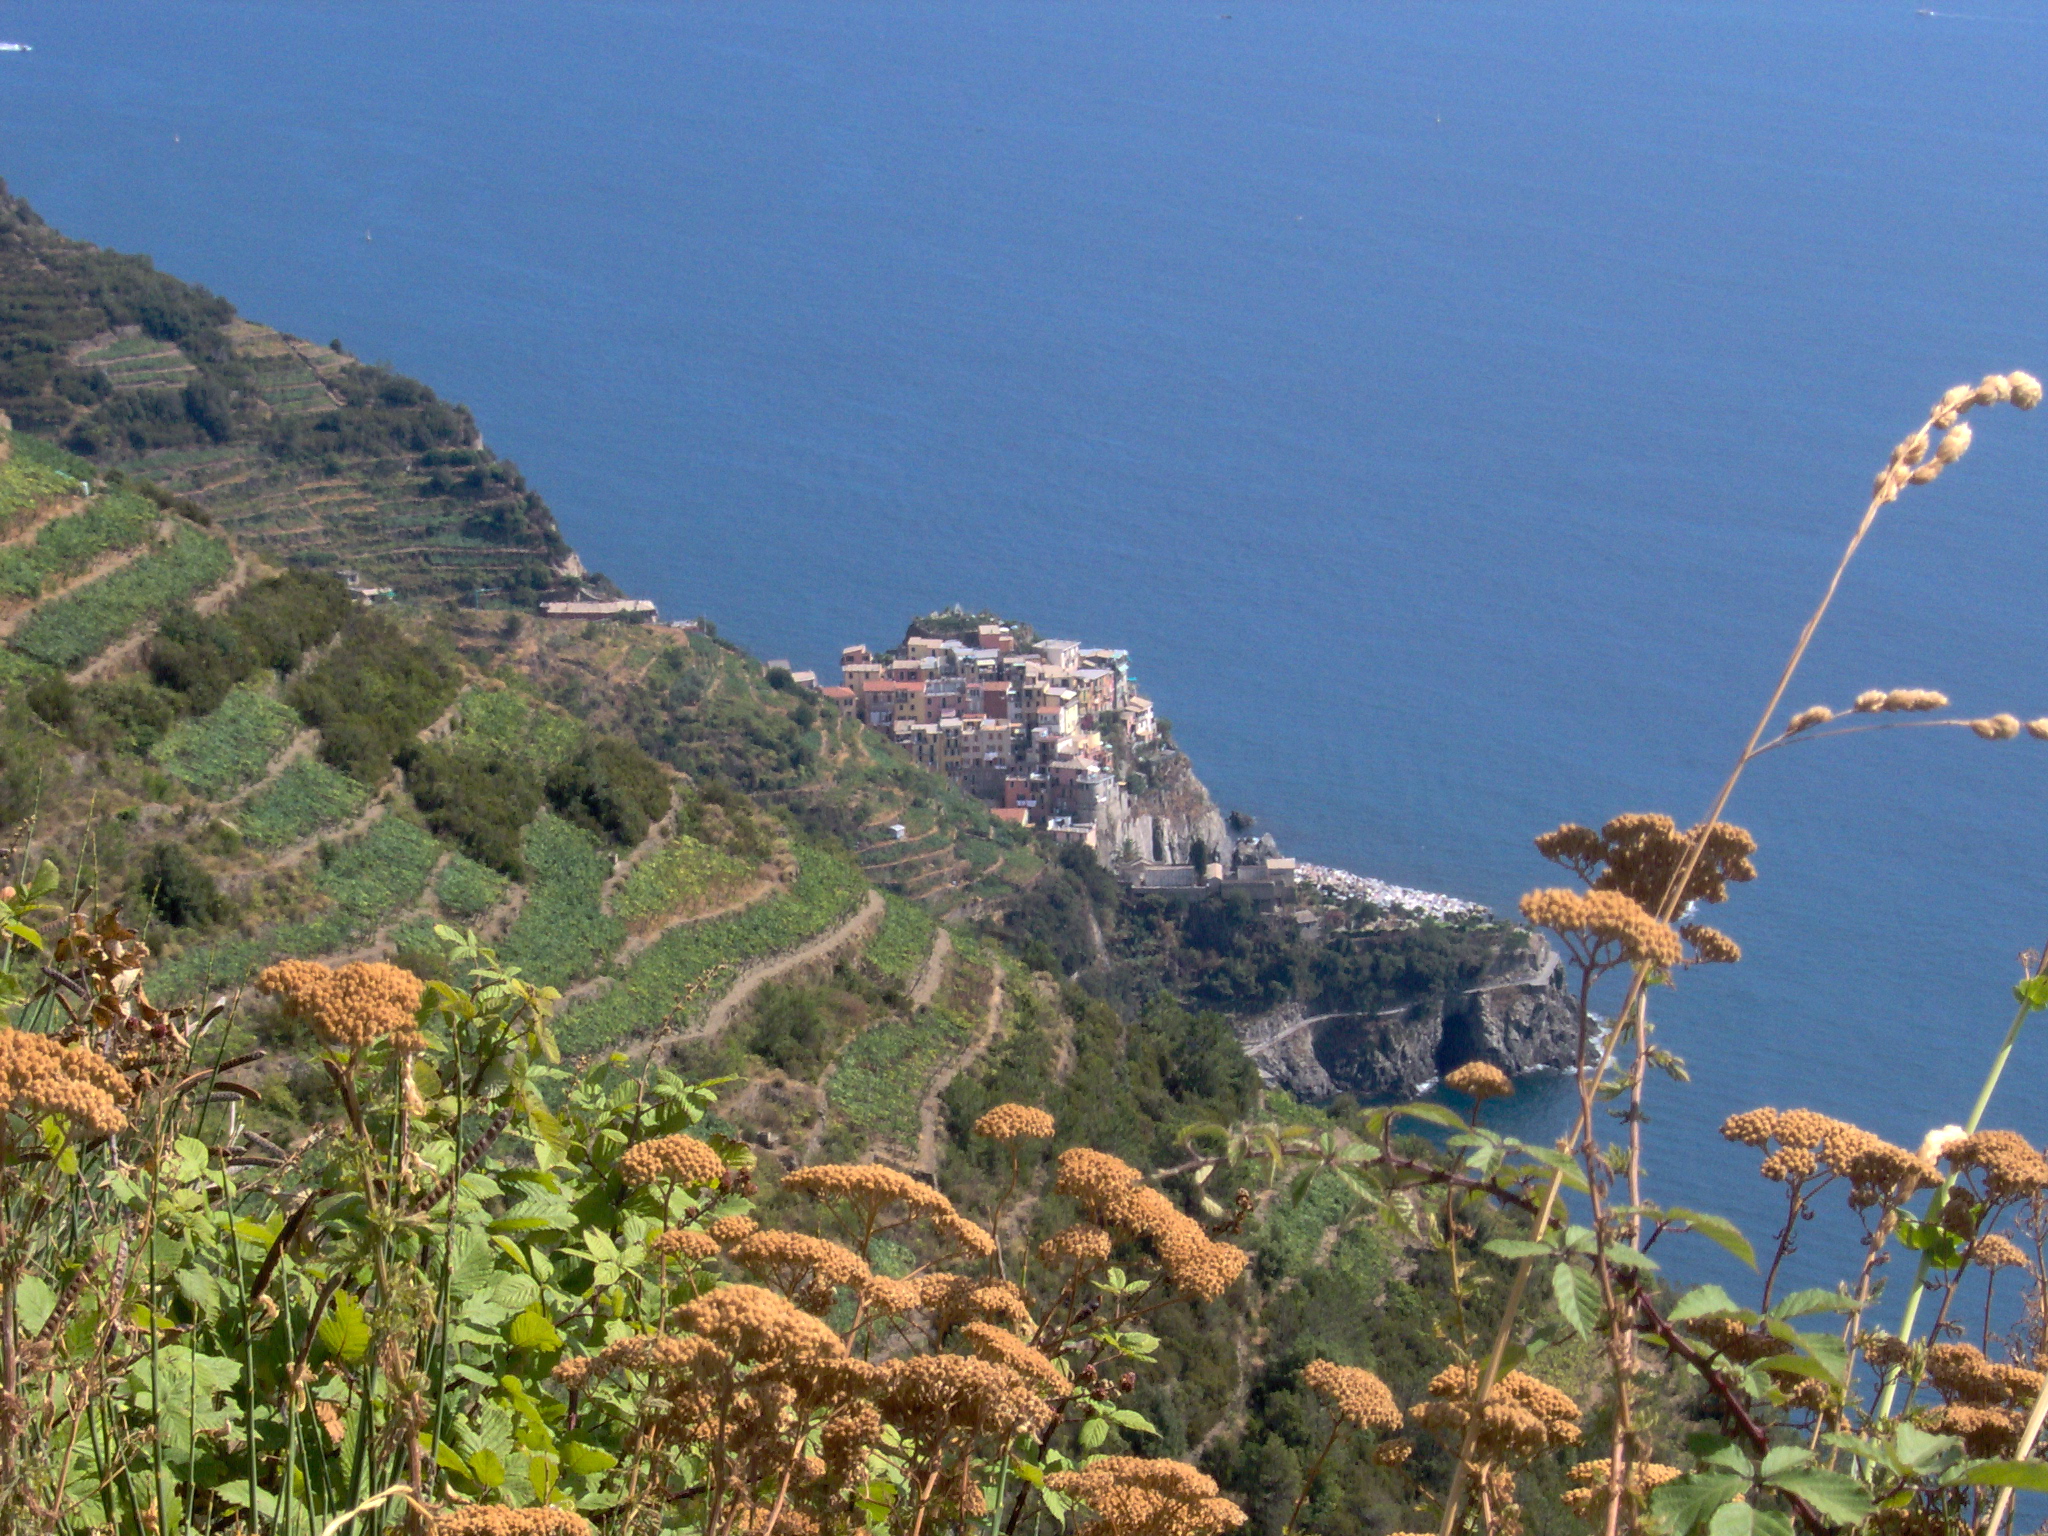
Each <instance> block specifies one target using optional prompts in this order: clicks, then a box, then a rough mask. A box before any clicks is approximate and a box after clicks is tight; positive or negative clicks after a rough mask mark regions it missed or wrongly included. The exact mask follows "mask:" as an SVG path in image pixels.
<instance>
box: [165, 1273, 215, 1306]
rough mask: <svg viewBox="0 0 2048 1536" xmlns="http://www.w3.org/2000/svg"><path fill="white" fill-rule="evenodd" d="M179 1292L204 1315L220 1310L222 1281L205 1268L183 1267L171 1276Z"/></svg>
mask: <svg viewBox="0 0 2048 1536" xmlns="http://www.w3.org/2000/svg"><path fill="white" fill-rule="evenodd" d="M171 1283H172V1284H173V1285H175V1286H177V1288H178V1294H179V1295H180V1296H182V1297H184V1298H185V1300H186V1301H187V1302H189V1303H190V1304H191V1305H192V1307H193V1309H194V1310H195V1311H197V1312H198V1313H200V1314H201V1315H202V1316H204V1317H212V1316H213V1314H214V1313H216V1312H218V1311H219V1310H220V1282H219V1281H218V1280H216V1279H214V1277H213V1276H212V1275H211V1274H209V1273H208V1272H207V1271H205V1270H203V1269H181V1270H179V1271H178V1272H177V1273H176V1274H175V1275H173V1276H171Z"/></svg>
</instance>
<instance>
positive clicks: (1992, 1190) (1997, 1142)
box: [1946, 1131, 2048, 1201]
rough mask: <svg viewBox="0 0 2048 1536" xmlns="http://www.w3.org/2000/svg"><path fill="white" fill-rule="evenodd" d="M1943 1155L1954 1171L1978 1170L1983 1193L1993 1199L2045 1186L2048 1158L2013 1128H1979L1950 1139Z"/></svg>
mask: <svg viewBox="0 0 2048 1536" xmlns="http://www.w3.org/2000/svg"><path fill="white" fill-rule="evenodd" d="M1946 1156H1947V1158H1948V1161H1949V1163H1950V1164H1951V1165H1952V1166H1953V1167H1954V1168H1955V1169H1956V1170H1957V1171H1958V1172H1961V1171H1963V1170H1966V1169H1975V1170H1979V1171H1981V1172H1982V1173H1983V1175H1984V1193H1985V1194H1986V1195H1987V1196H1989V1197H1990V1198H1991V1199H1992V1200H1994V1201H2003V1200H2016V1199H2019V1198H2021V1197H2022V1196H2026V1195H2031V1194H2034V1193H2036V1192H2037V1191H2039V1190H2043V1189H2048V1159H2044V1158H2043V1157H2042V1156H2041V1154H2040V1153H2039V1152H2037V1151H2035V1150H2034V1147H2033V1145H2032V1144H2031V1143H2030V1142H2028V1141H2027V1139H2026V1138H2025V1137H2024V1136H2021V1135H2020V1134H2019V1133H2018V1132H2017V1131H1979V1132H1977V1133H1976V1134H1975V1135H1974V1136H1965V1137H1964V1138H1963V1139H1962V1140H1961V1141H1958V1142H1955V1143H1953V1144H1952V1145H1951V1146H1950V1147H1949V1148H1948V1151H1947V1153H1946Z"/></svg>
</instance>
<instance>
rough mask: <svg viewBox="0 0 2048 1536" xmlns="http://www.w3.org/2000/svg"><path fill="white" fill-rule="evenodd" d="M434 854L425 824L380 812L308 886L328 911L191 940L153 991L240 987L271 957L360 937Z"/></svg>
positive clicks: (405, 901) (379, 922) (419, 879)
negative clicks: (254, 930) (243, 933)
mask: <svg viewBox="0 0 2048 1536" xmlns="http://www.w3.org/2000/svg"><path fill="white" fill-rule="evenodd" d="M440 856H441V846H440V844H438V843H436V842H435V841H434V840H433V838H431V837H430V836H428V835H427V833H426V830H425V829H424V828H422V827H419V826H417V825H415V824H414V823H412V822H409V821H406V820H404V819H403V818H401V817H397V816H385V817H382V818H381V819H380V820H379V821H378V822H377V823H376V825H374V826H373V827H371V828H370V830H369V831H367V832H365V833H364V834H363V835H362V836H361V837H359V838H357V839H355V841H353V842H349V843H343V844H341V845H340V846H339V847H337V848H336V849H335V850H334V853H333V855H332V856H331V857H330V858H328V859H327V860H326V862H325V866H324V867H323V868H322V869H321V871H320V873H319V875H318V876H317V877H316V878H315V880H314V882H313V884H314V888H315V889H316V890H318V891H319V892H320V894H321V895H322V896H324V897H326V898H327V900H328V902H329V903H330V905H329V907H328V909H327V910H326V911H324V912H320V913H317V914H315V915H313V916H311V917H308V918H306V919H304V920H302V921H299V922H296V923H278V924H276V925H275V926H273V927H270V928H267V929H265V930H264V931H263V932H262V933H259V934H257V935H255V936H254V937H236V938H232V939H219V940H216V941H214V942H213V943H210V944H201V945H197V946H195V947H193V948H191V949H188V950H186V951H185V952H184V953H183V954H180V955H177V956H174V957H173V958H171V959H170V960H167V961H165V962H164V963H163V964H162V965H160V966H158V967H157V968H156V971H155V972H154V973H153V974H152V976H151V977H150V985H151V988H152V990H153V991H154V992H155V993H156V995H157V996H158V997H159V998H161V999H164V1000H166V1001H177V1000H180V999H186V998H190V997H191V996H192V995H193V994H195V993H197V992H199V991H202V990H208V991H210V990H212V989H214V988H231V987H236V986H240V985H242V984H243V983H245V982H247V981H249V980H250V979H251V978H252V977H254V976H255V974H256V972H258V971H259V970H261V969H262V968H263V967H264V966H266V965H269V964H271V963H272V962H274V961H278V960H283V959H285V958H287V957H289V958H292V959H299V960H310V959H312V958H314V957H316V956H318V955H324V954H333V953H334V952H335V951H336V950H340V949H347V948H349V947H350V946H352V945H356V944H360V943H362V942H363V940H365V939H367V938H369V937H370V935H371V934H373V933H375V932H376V931H377V930H378V929H379V928H381V927H382V926H383V925H384V924H385V923H388V922H389V921H391V919H392V918H394V917H396V916H398V914H399V913H401V912H403V911H405V910H406V908H408V907H410V906H412V905H413V904H414V903H415V902H417V901H418V900H419V898H420V892H421V891H423V890H425V889H426V884H427V875H428V874H429V873H430V872H431V871H432V869H433V867H434V863H435V861H436V860H437V859H439V858H440Z"/></svg>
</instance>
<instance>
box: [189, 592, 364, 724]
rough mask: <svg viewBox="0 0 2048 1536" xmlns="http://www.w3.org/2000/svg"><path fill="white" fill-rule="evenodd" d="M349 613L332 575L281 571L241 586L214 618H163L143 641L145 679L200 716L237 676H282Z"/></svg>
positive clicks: (346, 597) (345, 595)
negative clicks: (146, 652)
mask: <svg viewBox="0 0 2048 1536" xmlns="http://www.w3.org/2000/svg"><path fill="white" fill-rule="evenodd" d="M349 611H350V599H349V595H348V589H347V588H346V587H344V586H343V585H342V584H341V580H340V578H338V577H336V576H332V575H316V574H314V573H312V572H310V571H289V572H287V573H285V574H284V575H282V576H275V577H272V578H270V579H269V580H267V581H259V582H256V583H255V584H253V585H252V586H249V587H247V588H245V589H244V590H243V591H241V592H239V593H237V594H236V595H235V597H234V599H233V601H231V602H230V603H229V604H228V605H227V607H226V608H224V609H223V610H222V611H221V612H220V613H218V614H215V615H211V616H208V617H201V616H200V615H199V614H197V613H195V612H193V611H192V610H191V609H190V608H180V609H174V610H172V611H171V612H170V613H169V614H167V615H165V617H164V620H163V622H162V623H161V624H160V625H158V626H157V632H156V635H155V636H154V637H153V638H152V639H151V641H150V647H149V669H150V674H151V676H153V677H154V678H155V679H156V681H157V682H158V683H159V684H161V685H162V686H163V687H165V688H169V689H171V690H172V691H173V692H176V693H181V694H183V695H185V696H186V699H187V700H188V703H187V705H186V707H187V708H188V709H191V710H192V711H193V712H194V713H204V712H205V711H206V710H209V709H212V708H213V707H214V706H215V705H216V704H218V703H219V702H220V699H221V696H222V695H223V694H225V693H226V692H227V690H228V689H229V688H231V687H233V686H234V685H235V684H236V683H238V682H241V681H242V680H243V679H244V678H247V677H251V676H253V675H254V674H255V673H257V672H259V671H263V670H265V669H268V670H270V671H273V672H285V671H289V670H290V669H291V668H292V667H294V666H296V665H297V664H298V660H299V658H300V657H301V656H302V655H304V654H305V652H306V651H307V650H308V649H310V648H311V647H313V646H316V645H321V644H324V643H325V642H326V641H328V640H330V639H332V638H333V637H334V634H335V632H336V631H337V630H339V629H340V628H341V625H342V622H343V620H345V619H346V618H347V616H348V614H349Z"/></svg>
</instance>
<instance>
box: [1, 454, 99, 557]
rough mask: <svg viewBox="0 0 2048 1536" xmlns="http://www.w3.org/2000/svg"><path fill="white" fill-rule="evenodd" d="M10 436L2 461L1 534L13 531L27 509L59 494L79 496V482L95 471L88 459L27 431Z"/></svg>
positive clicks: (52, 499)
mask: <svg viewBox="0 0 2048 1536" xmlns="http://www.w3.org/2000/svg"><path fill="white" fill-rule="evenodd" d="M7 440H8V442H9V443H10V444H11V449H10V451H9V453H8V456H7V458H6V460H5V461H0V535H5V534H7V533H9V532H10V531H12V527H13V524H14V523H15V522H16V521H17V520H19V519H20V517H21V515H22V514H23V513H24V512H27V511H29V510H31V509H32V508H35V507H39V506H41V505H42V504H43V503H44V502H46V501H54V500H55V499H56V498H57V497H59V496H76V495H77V494H78V482H79V481H81V480H83V479H86V478H87V477H88V476H89V475H90V474H91V473H92V469H91V466H90V465H88V464H86V463H85V462H84V461H82V460H79V459H74V458H72V457H71V455H70V454H68V453H65V452H64V451H63V450H62V449H59V448H54V447H51V446H50V445H49V444H47V443H45V442H43V441H42V440H41V439H40V438H34V437H30V436H29V435H28V434H27V433H25V432H10V433H8V434H7Z"/></svg>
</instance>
